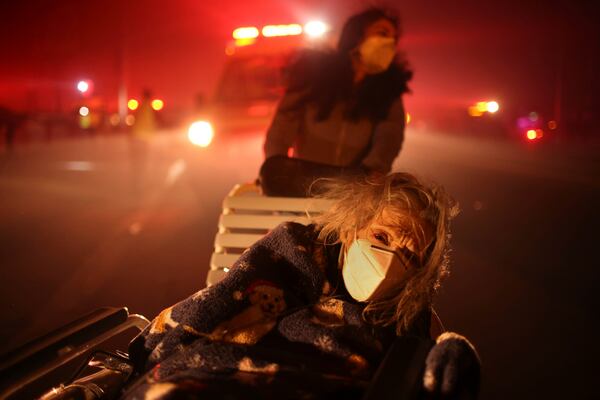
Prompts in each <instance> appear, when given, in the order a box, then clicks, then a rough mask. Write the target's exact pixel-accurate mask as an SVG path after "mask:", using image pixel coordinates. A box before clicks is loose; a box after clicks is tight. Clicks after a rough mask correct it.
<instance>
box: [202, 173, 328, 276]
mask: <svg viewBox="0 0 600 400" xmlns="http://www.w3.org/2000/svg"><path fill="white" fill-rule="evenodd" d="M330 206H331V202H330V201H327V200H322V199H311V198H288V197H265V196H262V195H260V194H258V188H257V187H256V186H255V185H250V184H246V185H237V186H236V187H235V188H234V189H232V191H231V192H230V193H229V194H228V195H227V197H226V198H225V199H224V200H223V211H222V214H221V216H220V217H219V232H218V233H217V234H216V236H215V248H214V252H213V254H212V256H211V259H210V270H209V272H208V276H207V278H206V283H207V284H208V285H209V286H210V285H213V284H215V283H217V282H218V281H220V280H221V279H223V276H224V275H225V274H226V273H227V271H228V270H229V268H230V267H231V265H233V263H234V262H235V261H236V260H237V259H238V257H239V256H240V254H241V253H242V252H243V251H244V250H245V249H247V248H248V247H250V246H251V245H252V244H254V243H255V242H256V241H257V240H259V239H260V238H261V237H263V236H264V235H265V234H266V233H267V232H269V231H270V230H271V229H273V228H275V227H276V226H277V225H279V224H280V223H282V222H285V221H294V222H298V223H303V224H307V223H308V222H309V217H308V214H310V215H316V214H319V213H321V212H323V211H325V210H326V209H328V208H329V207H330ZM307 213H308V214H307Z"/></svg>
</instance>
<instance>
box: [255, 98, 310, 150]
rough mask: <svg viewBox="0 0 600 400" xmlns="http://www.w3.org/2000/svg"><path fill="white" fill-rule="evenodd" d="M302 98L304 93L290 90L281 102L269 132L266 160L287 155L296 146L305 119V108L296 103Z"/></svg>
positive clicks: (266, 143) (266, 141) (265, 145)
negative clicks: (297, 105)
mask: <svg viewBox="0 0 600 400" xmlns="http://www.w3.org/2000/svg"><path fill="white" fill-rule="evenodd" d="M302 96H303V92H302V91H290V90H288V91H287V92H286V94H285V95H284V96H283V98H282V99H281V101H280V102H279V105H278V107H277V111H276V113H275V116H274V117H273V121H271V125H270V126H269V129H268V130H267V138H266V140H265V144H264V151H265V158H269V157H272V156H276V155H287V154H288V149H289V148H290V147H292V146H293V145H294V142H295V141H296V138H297V136H298V134H299V133H300V129H301V127H302V119H303V118H304V108H303V107H296V103H297V102H298V101H299V100H300V98H301V97H302Z"/></svg>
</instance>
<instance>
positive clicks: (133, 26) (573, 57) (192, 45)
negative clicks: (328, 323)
mask: <svg viewBox="0 0 600 400" xmlns="http://www.w3.org/2000/svg"><path fill="white" fill-rule="evenodd" d="M388 3H389V2H388ZM217 4H218V5H217ZM370 4H385V3H384V2H369V1H341V0H336V1H316V0H314V1H313V0H306V1H289V2H288V1H285V2H284V1H275V0H260V1H235V0H221V1H219V2H218V3H215V2H204V1H192V0H174V1H170V2H165V1H157V0H151V1H139V0H134V1H114V0H109V1H74V0H62V1H51V0H45V1H44V0H36V1H23V2H20V1H19V2H2V5H1V6H0V18H1V23H0V38H1V40H2V42H0V43H1V44H0V49H1V54H2V62H1V63H0V106H5V107H9V108H13V109H18V110H23V111H25V110H28V109H32V108H33V109H35V110H36V111H44V110H45V111H58V110H61V109H64V108H65V107H68V106H69V104H70V101H72V98H74V96H75V95H76V93H75V90H74V85H75V82H76V81H77V80H78V79H81V78H87V79H91V80H93V82H94V94H95V95H97V96H99V97H102V98H104V99H107V100H108V102H109V107H115V106H116V93H117V89H118V84H119V80H120V76H121V75H122V76H123V78H124V81H125V82H126V85H127V90H128V94H129V95H131V96H139V94H140V93H141V90H142V88H144V87H148V88H150V89H152V91H153V92H154V93H155V94H156V96H160V97H161V98H163V99H164V100H165V102H166V104H167V106H168V107H169V108H172V109H173V108H180V109H182V108H183V109H185V108H190V107H191V106H192V104H193V99H194V96H195V95H196V94H197V93H198V92H202V93H204V94H205V95H207V96H209V97H210V95H211V93H212V91H213V90H214V87H215V82H216V80H217V78H218V76H219V72H220V70H221V67H222V65H223V62H224V60H225V58H226V55H225V53H224V48H225V45H226V43H227V41H228V40H229V39H230V37H231V36H230V35H231V32H232V30H233V29H234V28H236V27H238V26H244V25H256V26H262V25H264V24H269V23H292V22H301V23H302V22H306V21H308V20H310V19H313V18H320V19H322V20H324V21H327V22H329V23H330V24H331V25H332V26H333V27H334V29H339V27H340V25H341V24H342V23H343V21H344V20H345V18H346V17H347V16H348V15H350V14H352V13H354V12H356V11H358V10H361V9H362V8H364V7H366V6H368V5H370ZM394 4H395V8H396V9H397V10H398V11H399V12H400V15H401V17H402V19H403V25H404V27H403V30H404V36H403V38H402V41H401V45H400V46H401V48H402V49H403V50H404V51H405V52H406V54H407V57H408V60H409V61H410V63H411V65H412V67H413V68H414V70H415V78H414V80H413V82H412V85H411V87H412V89H413V95H411V96H409V97H407V100H406V101H407V104H408V107H409V109H411V107H412V108H417V109H426V108H427V109H429V110H430V111H431V110H432V109H434V110H435V109H436V108H437V109H441V108H448V107H465V106H466V105H468V104H469V103H472V102H473V101H477V100H480V99H489V98H494V99H499V100H500V102H501V104H502V105H503V106H505V107H509V108H512V109H514V110H518V111H519V112H521V111H522V112H526V111H527V110H530V109H531V110H532V109H537V110H541V111H543V112H549V111H550V110H552V107H553V104H554V98H555V95H556V91H557V82H559V81H560V80H561V79H562V76H563V75H564V74H565V70H566V71H567V72H568V71H570V70H573V71H575V73H572V75H581V74H580V73H579V72H578V71H579V70H586V68H587V69H589V68H590V67H589V66H587V65H583V66H581V65H579V64H582V63H584V64H585V60H587V59H588V58H589V57H587V56H586V54H587V53H590V52H592V51H593V50H592V49H593V48H594V45H593V44H590V38H592V37H593V36H594V34H593V33H592V32H595V31H593V29H594V28H593V26H594V25H595V23H594V22H593V21H594V17H593V15H594V12H595V10H594V6H593V2H580V3H573V2H567V1H562V0H556V1H545V2H537V1H514V0H510V1H498V2H490V1H480V2H477V1H470V0H469V1H467V0H459V1H419V2H417V1H414V2H409V1H404V2H394ZM334 33H335V32H334ZM593 40H595V43H597V42H598V39H593ZM592 42H593V41H592ZM595 59H596V61H597V59H598V57H597V55H596V56H595ZM582 60H584V61H582ZM121 62H122V66H123V68H122V69H121V67H120V63H121ZM569 63H579V64H577V65H575V66H573V67H569V65H568V64H569ZM565 64H567V67H566V68H565ZM596 65H597V62H596ZM569 68H570V69H569ZM121 70H122V71H123V73H121V72H119V71H121ZM561 74H562V75H561ZM594 75H595V74H594ZM596 82H597V79H596ZM586 84H587V83H586ZM596 84H597V83H596ZM582 85H583V84H582V83H581V82H579V83H576V84H575V86H582ZM577 90H579V89H577ZM111 99H112V100H111ZM111 102H112V103H111ZM515 112H516V111H515Z"/></svg>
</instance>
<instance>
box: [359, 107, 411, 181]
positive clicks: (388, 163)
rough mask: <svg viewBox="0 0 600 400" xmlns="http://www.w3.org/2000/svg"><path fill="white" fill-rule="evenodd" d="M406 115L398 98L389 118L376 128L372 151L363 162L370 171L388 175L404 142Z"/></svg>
mask: <svg viewBox="0 0 600 400" xmlns="http://www.w3.org/2000/svg"><path fill="white" fill-rule="evenodd" d="M405 126H406V115H405V112H404V104H403V103H402V97H398V99H396V101H395V102H394V103H392V106H391V108H390V112H389V114H388V116H387V118H386V119H385V120H383V121H381V122H379V123H378V124H377V125H376V126H375V131H374V133H373V139H372V142H371V149H370V150H369V152H368V153H367V155H366V157H365V158H364V159H363V161H362V165H363V166H365V167H366V168H367V169H368V170H370V171H377V172H381V173H384V174H387V173H388V172H390V170H391V169H392V163H393V162H394V159H395V158H396V156H397V155H398V154H399V153H400V149H401V148H402V143H403V141H404V128H405Z"/></svg>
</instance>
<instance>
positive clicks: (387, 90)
mask: <svg viewBox="0 0 600 400" xmlns="http://www.w3.org/2000/svg"><path fill="white" fill-rule="evenodd" d="M399 35H400V26H399V20H398V18H397V17H395V16H393V15H392V14H390V13H389V12H387V11H385V10H382V9H378V8H372V9H368V10H366V11H364V12H362V13H360V14H357V15H354V16H352V17H351V18H350V19H349V20H348V21H347V22H346V24H345V25H344V28H343V30H342V34H341V36H340V40H339V42H338V46H337V50H335V51H333V52H327V53H326V52H317V51H311V52H306V53H304V54H302V55H301V56H300V57H299V58H298V60H297V61H296V62H295V63H293V64H292V65H291V66H290V67H289V69H288V71H287V72H288V84H287V90H286V94H285V96H284V97H283V99H282V101H281V103H280V104H279V108H278V110H277V113H276V115H275V117H274V119H273V121H272V123H271V126H270V127H269V130H268V132H267V138H266V141H265V145H264V151H265V157H266V159H267V160H266V161H265V164H264V165H263V168H262V169H261V183H262V185H263V189H265V192H266V194H273V195H299V194H300V195H301V194H302V193H297V192H304V194H305V190H306V186H307V184H308V182H312V181H313V179H314V178H317V177H320V176H332V175H337V174H339V173H343V172H351V173H381V174H386V173H388V172H389V171H390V170H391V166H392V162H393V161H394V159H395V158H396V156H397V155H398V153H399V152H400V149H401V147H402V142H403V140H404V127H405V121H406V117H405V112H404V106H403V104H402V94H403V93H405V92H407V91H408V86H407V82H408V81H409V80H410V78H411V77H412V72H411V71H410V70H408V69H407V67H406V64H405V62H404V61H402V60H401V59H400V57H399V56H398V55H397V52H396V45H397V42H398V37H399ZM289 149H292V152H293V157H294V158H293V159H289V158H288V157H287V156H288V154H289V151H290V150H289ZM299 160H302V161H299ZM305 161H306V162H305ZM298 175H302V178H301V181H302V180H303V182H300V184H299V185H296V186H300V187H299V188H295V187H290V177H294V178H297V177H298ZM296 183H298V182H297V181H296ZM292 186H294V185H292Z"/></svg>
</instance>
